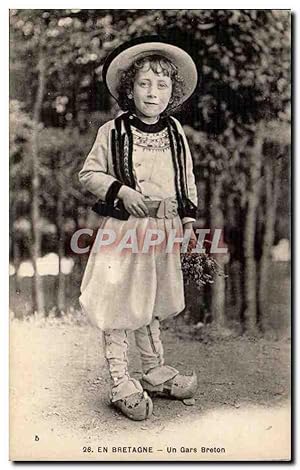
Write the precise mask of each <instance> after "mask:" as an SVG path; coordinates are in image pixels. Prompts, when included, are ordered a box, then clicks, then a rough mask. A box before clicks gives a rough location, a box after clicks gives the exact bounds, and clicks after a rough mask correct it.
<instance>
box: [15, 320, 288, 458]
mask: <svg viewBox="0 0 300 470" xmlns="http://www.w3.org/2000/svg"><path fill="white" fill-rule="evenodd" d="M163 338H164V344H165V353H166V362H167V363H169V364H172V365H173V366H174V367H177V368H178V369H179V370H182V371H185V370H186V366H187V365H188V369H189V370H191V369H194V370H195V371H196V372H197V374H198V378H199V389H198V392H197V395H196V404H195V406H190V407H189V406H185V405H184V404H183V403H181V402H178V401H168V400H163V399H156V400H155V403H154V406H155V411H154V415H153V416H152V418H151V419H149V420H147V421H145V422H141V423H136V422H132V421H130V420H128V419H126V418H125V417H123V416H121V415H120V414H119V413H118V412H117V411H115V410H114V409H112V408H111V407H110V406H109V405H108V375H107V371H106V368H105V363H104V359H103V355H102V348H101V337H100V335H99V334H98V333H97V331H96V330H95V329H92V328H91V327H88V326H75V325H65V324H58V325H55V326H36V325H31V324H27V323H24V322H17V321H14V322H12V326H11V355H10V360H11V429H12V431H11V457H12V458H14V459H16V460H22V459H39V460H43V459H45V460H49V459H50V460H61V459H62V460H81V459H84V460H89V459H91V460H105V459H111V458H115V459H118V460H134V459H141V460H150V459H156V460H157V459H158V460H159V459H173V460H180V459H183V460H186V459H198V460H200V459H203V460H205V459H218V458H224V455H225V458H226V459H228V460H230V459H237V458H253V457H254V458H256V459H260V458H262V459H263V458H267V457H268V456H270V455H272V456H273V458H278V459H279V458H288V455H289V435H288V429H289V375H290V371H289V364H290V359H289V354H290V345H289V343H288V342H281V341H280V342H279V341H277V342H270V341H265V340H259V341H254V342H253V341H249V340H245V339H235V340H230V341H223V342H218V343H217V342H216V343H211V344H203V343H201V342H198V341H195V340H185V341H183V340H182V339H179V338H178V337H176V336H175V335H174V334H171V333H170V332H169V331H164V332H163ZM130 359H131V370H132V371H133V372H137V371H139V362H138V359H137V358H136V357H135V351H134V349H133V348H131V352H130ZM138 445H141V446H147V448H148V450H147V452H144V453H138V454H137V453H133V450H132V449H130V450H129V451H128V449H127V451H126V452H125V451H123V450H122V451H121V452H120V451H119V452H116V453H113V447H118V446H127V447H128V446H138ZM149 446H153V449H152V450H153V452H151V451H150V450H149ZM84 447H86V452H84ZM89 447H90V450H89ZM106 447H107V448H108V454H107V453H106V452H105V448H106ZM181 447H189V448H192V449H194V450H191V451H190V452H189V453H186V452H183V451H182V450H181ZM202 447H209V448H214V447H216V448H219V449H222V448H224V449H225V453H223V451H221V450H220V451H218V450H216V451H214V452H210V451H209V452H202V450H201V449H202ZM98 448H101V451H99V452H98V450H99V449H98ZM102 448H104V450H103V449H102ZM172 449H173V450H172ZM174 449H175V450H174Z"/></svg>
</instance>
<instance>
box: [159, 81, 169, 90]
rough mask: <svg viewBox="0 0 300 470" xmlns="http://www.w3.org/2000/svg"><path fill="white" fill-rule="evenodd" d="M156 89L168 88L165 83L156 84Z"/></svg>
mask: <svg viewBox="0 0 300 470" xmlns="http://www.w3.org/2000/svg"><path fill="white" fill-rule="evenodd" d="M158 88H161V89H162V88H168V85H167V84H166V83H165V82H161V83H159V84H158Z"/></svg>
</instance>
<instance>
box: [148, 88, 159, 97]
mask: <svg viewBox="0 0 300 470" xmlns="http://www.w3.org/2000/svg"><path fill="white" fill-rule="evenodd" d="M148 96H149V97H151V98H156V97H157V89H156V86H155V85H150V86H149V88H148Z"/></svg>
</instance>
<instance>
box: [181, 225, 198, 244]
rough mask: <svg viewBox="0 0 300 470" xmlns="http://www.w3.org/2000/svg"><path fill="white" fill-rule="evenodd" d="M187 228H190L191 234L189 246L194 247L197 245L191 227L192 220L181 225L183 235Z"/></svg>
mask: <svg viewBox="0 0 300 470" xmlns="http://www.w3.org/2000/svg"><path fill="white" fill-rule="evenodd" d="M187 230H189V231H190V230H191V236H190V241H189V248H196V245H197V236H196V234H195V232H194V229H193V223H192V222H187V223H186V224H184V226H183V236H184V235H185V233H186V231H187Z"/></svg>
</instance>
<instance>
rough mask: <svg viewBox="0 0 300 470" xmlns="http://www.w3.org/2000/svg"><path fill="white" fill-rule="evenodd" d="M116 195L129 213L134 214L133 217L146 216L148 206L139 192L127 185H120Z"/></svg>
mask: <svg viewBox="0 0 300 470" xmlns="http://www.w3.org/2000/svg"><path fill="white" fill-rule="evenodd" d="M118 197H119V198H120V199H122V201H123V204H124V206H125V209H126V210H127V212H129V214H131V215H134V217H147V215H148V213H149V212H148V207H147V206H146V204H145V203H144V196H143V195H142V194H141V193H139V192H138V191H135V190H134V189H131V188H129V187H128V186H122V187H121V189H120V191H119V193H118Z"/></svg>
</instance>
